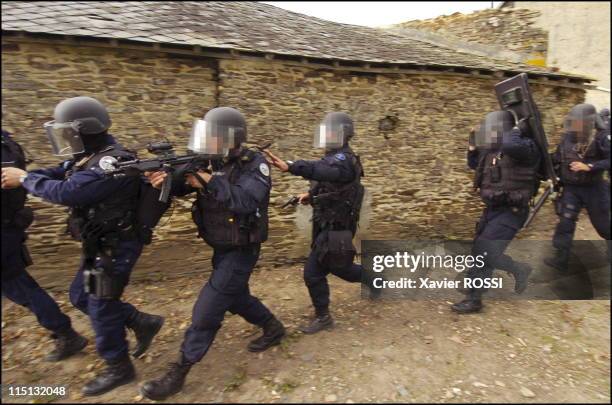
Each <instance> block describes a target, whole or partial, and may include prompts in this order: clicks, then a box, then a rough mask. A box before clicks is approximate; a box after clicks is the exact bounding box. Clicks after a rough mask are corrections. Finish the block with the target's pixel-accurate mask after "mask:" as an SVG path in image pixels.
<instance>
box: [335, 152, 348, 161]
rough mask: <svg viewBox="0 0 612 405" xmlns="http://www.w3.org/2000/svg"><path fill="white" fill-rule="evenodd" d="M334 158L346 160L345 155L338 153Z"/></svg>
mask: <svg viewBox="0 0 612 405" xmlns="http://www.w3.org/2000/svg"><path fill="white" fill-rule="evenodd" d="M334 157H335V158H336V159H338V160H346V155H345V154H344V153H336V154H335V155H334Z"/></svg>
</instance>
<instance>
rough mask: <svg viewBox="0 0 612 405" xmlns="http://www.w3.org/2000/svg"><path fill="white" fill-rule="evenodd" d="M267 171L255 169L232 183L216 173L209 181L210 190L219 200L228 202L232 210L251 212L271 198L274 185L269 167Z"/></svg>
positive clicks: (239, 212) (227, 204)
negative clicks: (271, 189)
mask: <svg viewBox="0 0 612 405" xmlns="http://www.w3.org/2000/svg"><path fill="white" fill-rule="evenodd" d="M264 172H266V171H264ZM266 173H268V175H265V174H264V173H262V172H261V171H260V170H259V169H253V170H251V171H250V172H247V173H244V174H243V175H242V176H240V179H238V181H237V182H236V184H231V183H230V182H229V180H228V179H227V176H225V175H217V174H214V175H213V176H212V177H211V179H210V181H209V182H208V191H209V192H210V193H211V194H212V195H213V197H214V198H215V199H216V200H217V201H219V202H220V203H223V204H226V206H227V207H228V209H229V210H230V211H232V212H234V213H236V214H251V213H253V212H255V211H256V210H257V208H258V207H259V205H260V204H261V202H262V201H264V200H265V199H266V198H269V194H270V188H271V187H272V183H271V181H270V176H269V169H268V171H267V172H266Z"/></svg>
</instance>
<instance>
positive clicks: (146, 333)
mask: <svg viewBox="0 0 612 405" xmlns="http://www.w3.org/2000/svg"><path fill="white" fill-rule="evenodd" d="M54 118H55V120H54V121H50V122H47V123H45V125H44V128H45V130H46V132H47V136H48V138H49V140H50V142H51V145H52V147H53V151H54V153H55V154H56V155H58V156H67V157H71V158H70V159H69V160H67V161H65V162H64V163H63V164H61V165H60V166H59V167H53V168H48V169H40V170H33V171H30V172H25V171H24V170H22V169H18V168H3V169H2V176H3V187H4V186H5V184H4V183H5V182H6V184H7V186H9V187H16V186H19V185H20V184H21V185H22V186H23V188H24V189H26V190H27V191H28V192H29V193H31V194H32V195H35V196H38V197H41V198H43V199H44V200H46V201H49V202H52V203H55V204H60V205H66V206H68V207H70V217H69V230H70V233H71V234H72V236H73V237H75V238H77V239H78V240H80V241H81V242H82V248H83V255H82V258H81V265H80V267H79V270H78V272H77V275H76V277H75V279H74V281H73V282H72V285H71V286H70V301H71V302H72V304H73V305H74V306H75V307H76V308H77V309H79V310H81V311H82V312H84V313H85V314H87V315H88V316H89V318H90V319H91V322H92V325H93V328H94V331H95V333H96V348H97V350H98V353H99V354H100V356H101V357H102V358H104V360H105V361H106V363H107V367H106V369H105V370H104V371H103V372H102V373H100V374H99V375H97V376H96V377H95V378H94V379H93V380H92V381H90V382H88V383H87V384H86V385H85V386H84V387H83V393H84V394H85V395H99V394H102V393H105V392H107V391H110V390H112V389H113V388H115V387H117V386H119V385H123V384H127V383H129V382H131V381H133V380H134V379H135V370H134V366H133V364H132V362H131V361H130V358H129V355H128V343H127V341H126V335H125V328H126V326H127V327H128V328H130V329H131V330H132V331H133V332H134V333H135V335H136V339H137V346H136V349H135V350H134V352H133V353H132V354H133V355H134V356H140V355H141V354H142V353H143V352H144V351H145V350H146V349H147V348H148V346H149V345H150V343H151V341H152V339H153V336H155V334H157V332H158V331H159V329H160V328H161V326H162V324H163V318H162V317H160V316H156V315H149V314H145V313H143V312H139V311H138V310H136V308H134V307H133V306H132V305H131V304H128V303H126V302H122V301H121V300H120V297H121V294H122V293H123V289H124V288H125V286H126V285H127V283H128V279H129V275H130V272H131V271H132V268H133V267H134V265H135V264H136V260H137V259H138V257H139V256H140V253H141V251H142V248H143V243H142V241H141V239H143V235H141V233H143V232H141V231H143V230H141V229H140V227H139V226H138V225H137V223H136V216H137V212H136V211H137V209H138V198H139V192H140V179H139V178H138V177H123V178H114V177H111V176H105V175H104V173H103V170H102V166H103V165H104V162H105V161H106V160H108V159H117V160H124V159H130V160H131V159H133V158H134V157H135V156H134V154H133V153H132V152H130V151H128V150H126V149H125V148H124V147H122V146H121V145H120V144H119V143H117V142H116V141H115V138H114V137H113V136H112V135H110V134H109V133H108V132H107V130H108V128H109V127H110V125H111V120H110V117H109V114H108V112H107V110H106V108H105V107H104V105H102V104H101V103H100V102H99V101H97V100H95V99H93V98H90V97H75V98H70V99H66V100H64V101H62V102H60V103H59V104H58V105H57V106H56V107H55V111H54Z"/></svg>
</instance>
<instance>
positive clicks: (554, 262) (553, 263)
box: [544, 249, 569, 272]
mask: <svg viewBox="0 0 612 405" xmlns="http://www.w3.org/2000/svg"><path fill="white" fill-rule="evenodd" d="M568 262H569V251H568V250H566V249H555V254H554V256H552V257H547V258H545V259H544V263H546V264H547V265H549V266H550V267H554V268H555V269H557V270H559V271H561V272H566V271H567V265H568Z"/></svg>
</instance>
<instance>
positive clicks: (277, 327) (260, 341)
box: [247, 316, 285, 352]
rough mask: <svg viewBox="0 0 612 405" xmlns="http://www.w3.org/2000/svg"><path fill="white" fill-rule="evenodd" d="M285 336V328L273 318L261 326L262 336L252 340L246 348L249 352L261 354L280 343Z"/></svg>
mask: <svg viewBox="0 0 612 405" xmlns="http://www.w3.org/2000/svg"><path fill="white" fill-rule="evenodd" d="M283 336H285V327H284V326H283V324H282V323H281V321H279V320H278V319H276V318H275V317H274V316H273V317H272V318H271V319H270V320H268V322H266V323H265V324H264V325H263V335H261V336H260V337H258V338H257V339H255V340H252V341H251V342H250V343H249V345H248V346H247V348H248V350H249V351H250V352H263V351H264V350H266V349H268V348H269V347H271V346H274V345H277V344H279V343H280V341H281V339H282V338H283Z"/></svg>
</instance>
